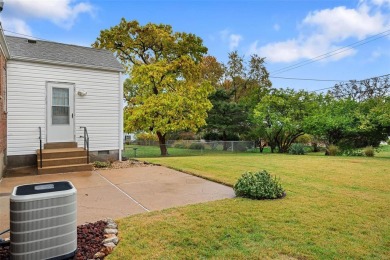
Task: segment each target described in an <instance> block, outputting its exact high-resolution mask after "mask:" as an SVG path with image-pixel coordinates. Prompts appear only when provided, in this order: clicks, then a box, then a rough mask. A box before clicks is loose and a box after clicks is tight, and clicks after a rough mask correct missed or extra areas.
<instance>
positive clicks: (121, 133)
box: [118, 72, 123, 162]
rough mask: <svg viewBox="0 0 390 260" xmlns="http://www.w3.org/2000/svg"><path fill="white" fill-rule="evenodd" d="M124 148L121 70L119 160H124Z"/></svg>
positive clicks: (120, 73)
mask: <svg viewBox="0 0 390 260" xmlns="http://www.w3.org/2000/svg"><path fill="white" fill-rule="evenodd" d="M122 149H123V82H122V72H119V153H118V154H119V161H120V162H121V161H122Z"/></svg>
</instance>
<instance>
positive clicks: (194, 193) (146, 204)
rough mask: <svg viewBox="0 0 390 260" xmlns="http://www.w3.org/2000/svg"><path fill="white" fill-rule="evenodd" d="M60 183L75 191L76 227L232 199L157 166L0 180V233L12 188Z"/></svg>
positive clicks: (219, 188) (223, 189)
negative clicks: (65, 181)
mask: <svg viewBox="0 0 390 260" xmlns="http://www.w3.org/2000/svg"><path fill="white" fill-rule="evenodd" d="M63 180H67V181H71V182H72V183H73V184H74V186H75V187H76V189H77V207H78V212H77V223H78V225H80V224H84V223H86V222H94V221H97V220H101V219H104V218H106V217H110V218H113V219H117V218H122V217H126V216H129V215H134V214H139V213H144V212H148V211H153V210H161V209H165V208H170V207H176V206H183V205H188V204H194V203H201V202H206V201H212V200H218V199H225V198H232V197H234V192H233V190H232V188H230V187H227V186H224V185H221V184H218V183H214V182H211V181H207V180H204V179H201V178H198V177H195V176H191V175H188V174H185V173H182V172H179V171H175V170H171V169H168V168H165V167H161V166H149V167H133V168H125V169H112V170H97V171H93V172H75V173H63V174H48V175H30V176H23V177H11V178H4V179H2V181H1V182H0V231H2V230H5V229H7V228H9V199H10V195H11V192H12V189H13V188H14V187H15V186H17V185H24V184H32V183H42V182H53V181H63ZM6 236H7V235H6ZM2 237H4V235H3V236H2Z"/></svg>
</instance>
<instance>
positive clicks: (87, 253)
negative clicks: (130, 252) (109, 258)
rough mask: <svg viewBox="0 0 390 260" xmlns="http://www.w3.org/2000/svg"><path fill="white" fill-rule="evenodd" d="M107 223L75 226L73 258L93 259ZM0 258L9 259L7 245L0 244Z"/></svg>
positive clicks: (79, 259)
mask: <svg viewBox="0 0 390 260" xmlns="http://www.w3.org/2000/svg"><path fill="white" fill-rule="evenodd" d="M106 225H107V223H106V222H105V221H103V220H100V221H97V222H95V223H88V224H84V225H80V226H77V252H76V256H75V258H74V259H76V260H84V259H93V258H94V255H95V254H96V253H97V252H99V251H100V250H102V249H103V248H104V246H103V244H102V241H103V240H104V239H105V237H104V229H105V227H106ZM0 259H2V260H3V259H4V260H8V259H10V253H9V246H5V247H1V246H0Z"/></svg>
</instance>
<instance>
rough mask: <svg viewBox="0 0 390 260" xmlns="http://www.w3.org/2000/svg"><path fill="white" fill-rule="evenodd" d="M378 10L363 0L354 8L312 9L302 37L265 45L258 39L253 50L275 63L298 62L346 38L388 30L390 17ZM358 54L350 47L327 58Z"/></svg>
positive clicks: (300, 33)
mask: <svg viewBox="0 0 390 260" xmlns="http://www.w3.org/2000/svg"><path fill="white" fill-rule="evenodd" d="M373 1H377V2H390V0H373ZM374 9H375V8H373V6H372V4H370V3H368V2H367V1H361V2H360V3H359V5H358V6H357V7H356V8H354V9H349V8H346V7H344V6H340V7H335V8H333V9H324V10H318V11H314V12H310V13H309V14H308V15H307V16H306V17H305V18H304V19H303V20H302V22H301V25H300V28H299V29H300V32H299V36H298V37H295V38H292V39H288V40H285V41H281V42H273V43H269V44H267V45H264V46H258V42H254V43H252V45H251V46H250V49H249V53H251V54H252V53H257V54H259V55H260V56H263V57H267V60H268V61H271V62H294V61H297V60H299V59H302V58H305V59H311V58H314V57H317V56H319V55H322V54H324V53H328V52H331V51H334V50H336V49H338V48H340V47H341V45H342V43H343V41H344V40H346V39H357V40H362V39H365V38H367V37H369V36H371V35H374V34H377V33H380V32H382V31H385V30H386V28H387V27H389V26H390V19H389V17H390V16H389V15H388V14H385V13H384V12H383V11H381V10H380V9H375V10H374ZM355 53H356V50H353V49H348V50H346V51H343V52H340V53H337V55H334V56H332V57H331V58H329V59H327V60H339V59H342V58H344V57H347V56H350V55H354V54H355Z"/></svg>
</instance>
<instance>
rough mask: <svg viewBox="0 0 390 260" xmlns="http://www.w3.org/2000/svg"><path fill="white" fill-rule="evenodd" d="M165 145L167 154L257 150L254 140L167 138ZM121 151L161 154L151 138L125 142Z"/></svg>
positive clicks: (152, 154) (152, 155) (150, 155)
mask: <svg viewBox="0 0 390 260" xmlns="http://www.w3.org/2000/svg"><path fill="white" fill-rule="evenodd" d="M165 146H166V149H167V151H168V155H169V156H196V155H204V154H213V153H214V154H217V153H255V152H259V148H258V147H256V145H255V142H254V141H199V140H168V141H166V145H165ZM123 153H124V155H125V156H126V157H129V158H136V157H138V158H143V157H144V158H146V157H158V156H161V151H160V145H159V143H158V141H153V140H137V141H133V142H126V143H125V145H124V151H123Z"/></svg>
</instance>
